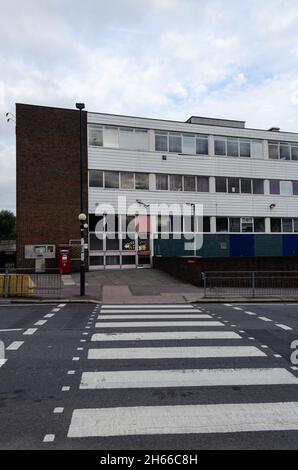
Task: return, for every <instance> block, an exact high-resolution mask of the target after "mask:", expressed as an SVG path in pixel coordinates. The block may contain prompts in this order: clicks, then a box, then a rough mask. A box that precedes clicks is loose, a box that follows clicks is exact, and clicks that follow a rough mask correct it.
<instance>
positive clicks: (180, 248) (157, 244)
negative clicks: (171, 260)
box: [154, 236, 194, 257]
mask: <svg viewBox="0 0 298 470" xmlns="http://www.w3.org/2000/svg"><path fill="white" fill-rule="evenodd" d="M186 243H191V241H190V240H187V239H184V238H180V239H174V238H173V236H171V237H170V239H169V240H163V239H158V240H155V241H154V254H155V255H157V256H158V255H159V256H173V257H179V256H194V251H193V250H186V249H185V248H186V247H187V246H185V244H186Z"/></svg>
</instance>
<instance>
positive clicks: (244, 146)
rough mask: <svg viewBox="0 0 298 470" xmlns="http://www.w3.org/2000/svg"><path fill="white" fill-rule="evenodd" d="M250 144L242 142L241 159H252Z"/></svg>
mask: <svg viewBox="0 0 298 470" xmlns="http://www.w3.org/2000/svg"><path fill="white" fill-rule="evenodd" d="M250 156H251V154H250V142H246V141H244V140H240V157H250Z"/></svg>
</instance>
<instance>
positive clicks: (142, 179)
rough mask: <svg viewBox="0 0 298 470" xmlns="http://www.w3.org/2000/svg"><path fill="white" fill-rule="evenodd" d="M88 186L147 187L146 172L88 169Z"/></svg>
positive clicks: (114, 187) (111, 187)
mask: <svg viewBox="0 0 298 470" xmlns="http://www.w3.org/2000/svg"><path fill="white" fill-rule="evenodd" d="M89 186H90V188H106V189H139V190H146V189H147V190H148V189H149V174H148V173H132V172H119V171H102V170H89Z"/></svg>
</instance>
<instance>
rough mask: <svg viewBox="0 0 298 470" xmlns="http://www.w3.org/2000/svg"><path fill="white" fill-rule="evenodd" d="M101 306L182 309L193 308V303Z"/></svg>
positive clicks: (111, 306)
mask: <svg viewBox="0 0 298 470" xmlns="http://www.w3.org/2000/svg"><path fill="white" fill-rule="evenodd" d="M101 308H123V309H131V308H136V309H138V308H157V309H161V308H173V309H177V308H183V309H190V310H193V309H194V307H193V305H187V304H144V305H143V304H138V305H129V304H124V305H123V304H121V305H119V304H115V305H102V306H101Z"/></svg>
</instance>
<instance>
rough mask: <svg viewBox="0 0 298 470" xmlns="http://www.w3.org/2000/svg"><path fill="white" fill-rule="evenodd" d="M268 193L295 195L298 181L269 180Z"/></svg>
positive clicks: (297, 189) (297, 191) (297, 193)
mask: <svg viewBox="0 0 298 470" xmlns="http://www.w3.org/2000/svg"><path fill="white" fill-rule="evenodd" d="M270 194H281V195H282V196H293V195H294V196H297V195H298V181H283V180H270Z"/></svg>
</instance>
